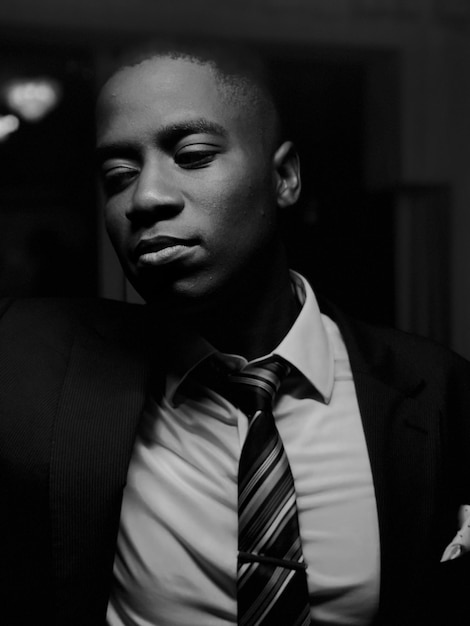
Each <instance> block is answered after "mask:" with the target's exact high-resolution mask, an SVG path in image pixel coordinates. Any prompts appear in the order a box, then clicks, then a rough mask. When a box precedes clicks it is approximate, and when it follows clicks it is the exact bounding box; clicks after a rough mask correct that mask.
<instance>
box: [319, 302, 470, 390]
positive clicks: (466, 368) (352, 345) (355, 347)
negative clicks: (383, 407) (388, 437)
mask: <svg viewBox="0 0 470 626" xmlns="http://www.w3.org/2000/svg"><path fill="white" fill-rule="evenodd" d="M322 308H323V307H322ZM324 312H325V313H326V314H327V315H328V316H330V317H331V318H332V319H333V320H334V321H335V323H336V324H337V325H338V327H339V330H340V332H341V335H342V337H343V339H344V342H345V344H346V347H347V350H348V354H349V357H350V359H351V365H352V366H353V368H354V369H355V371H368V372H374V373H376V374H377V376H379V377H381V378H384V377H388V376H389V375H390V373H393V374H394V375H395V377H396V379H397V380H401V381H403V383H404V385H405V386H406V381H407V380H417V379H426V380H428V381H430V382H432V383H434V384H436V385H437V386H439V387H442V385H443V383H444V382H445V384H452V383H453V381H458V385H460V386H461V387H462V386H463V385H465V386H466V387H469V388H470V385H469V384H468V383H469V380H470V362H468V361H467V360H466V359H464V358H463V357H462V356H460V355H459V354H457V353H456V352H454V351H453V350H451V349H449V348H448V347H446V346H444V345H441V344H439V343H437V342H435V341H433V340H431V339H428V338H425V337H421V336H419V335H415V334H413V333H408V332H404V331H401V330H397V329H394V328H391V327H387V326H382V325H376V324H370V323H367V322H363V321H360V320H357V319H355V318H353V317H351V316H349V315H348V314H346V313H344V312H343V311H341V310H340V309H339V308H337V307H335V306H334V305H331V304H329V303H328V304H327V305H326V306H325V310H324Z"/></svg>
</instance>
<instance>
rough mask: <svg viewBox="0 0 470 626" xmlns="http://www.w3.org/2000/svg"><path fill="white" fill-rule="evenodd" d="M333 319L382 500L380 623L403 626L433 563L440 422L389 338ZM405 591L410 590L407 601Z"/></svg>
mask: <svg viewBox="0 0 470 626" xmlns="http://www.w3.org/2000/svg"><path fill="white" fill-rule="evenodd" d="M332 317H334V318H335V319H336V321H337V323H338V325H339V327H340V329H341V332H342V335H343V337H344V340H345V343H346V346H347V349H348V353H349V357H350V360H351V367H352V371H353V377H354V382H355V387H356V393H357V398H358V403H359V408H360V413H361V417H362V421H363V426H364V432H365V437H366V442H367V446H368V450H369V457H370V463H371V469H372V475H373V480H374V487H375V493H376V500H377V513H378V519H379V531H380V551H381V591H380V607H379V617H378V620H379V621H378V623H380V624H386V623H398V622H394V621H393V619H401V620H402V621H401V622H400V623H403V624H405V623H408V622H407V621H406V619H405V613H406V610H407V609H406V607H407V606H415V605H416V599H417V596H418V594H419V592H418V587H419V585H420V579H422V572H423V571H426V559H427V558H428V557H429V554H428V553H429V550H428V546H429V542H430V539H431V533H432V531H433V529H432V526H431V522H430V520H432V519H433V517H434V516H433V512H434V510H435V507H436V501H435V500H436V491H437V490H436V484H438V469H439V468H438V467H437V464H436V462H435V459H436V458H437V454H436V451H437V449H438V446H439V445H440V441H439V430H438V419H436V416H434V419H432V414H433V412H434V414H435V413H436V411H435V408H434V407H432V406H428V403H427V401H426V393H425V392H426V386H427V385H426V381H424V380H422V379H421V378H420V376H419V374H417V373H416V372H413V373H411V372H410V371H407V372H406V373H404V372H403V371H401V370H400V368H399V366H398V365H397V364H396V359H395V350H394V349H393V346H392V345H391V343H389V339H390V337H391V336H387V335H386V334H385V333H384V334H381V331H380V330H375V331H371V330H370V329H369V328H368V327H366V326H362V325H360V324H356V323H353V322H351V321H350V320H349V319H348V318H346V317H343V316H342V315H341V314H340V313H338V312H336V311H335V312H334V313H333V315H332ZM401 365H402V367H403V361H402V362H401ZM413 369H414V365H413ZM437 417H438V416H437ZM417 494H418V495H417ZM403 590H409V593H408V596H407V597H405V595H404V592H403ZM398 598H399V600H398ZM397 612H398V613H397ZM397 614H399V615H401V617H400V618H397ZM393 616H395V617H393ZM389 620H391V621H389Z"/></svg>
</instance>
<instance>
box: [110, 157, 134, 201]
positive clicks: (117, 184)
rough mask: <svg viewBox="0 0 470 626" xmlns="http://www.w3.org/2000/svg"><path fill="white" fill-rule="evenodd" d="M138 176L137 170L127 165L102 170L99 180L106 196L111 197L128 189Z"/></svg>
mask: <svg viewBox="0 0 470 626" xmlns="http://www.w3.org/2000/svg"><path fill="white" fill-rule="evenodd" d="M137 175H138V170H137V169H136V168H135V167H131V166H129V165H118V166H114V167H109V168H107V169H106V168H103V171H102V174H101V179H102V182H103V187H104V191H105V193H106V195H108V196H112V195H114V194H116V193H119V192H120V191H123V190H124V189H125V188H126V187H128V186H129V185H130V184H131V183H132V181H133V180H134V178H135V177H136V176H137Z"/></svg>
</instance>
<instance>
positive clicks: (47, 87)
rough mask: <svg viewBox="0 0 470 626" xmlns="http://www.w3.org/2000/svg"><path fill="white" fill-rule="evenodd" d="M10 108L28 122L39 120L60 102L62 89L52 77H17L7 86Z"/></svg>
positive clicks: (6, 98)
mask: <svg viewBox="0 0 470 626" xmlns="http://www.w3.org/2000/svg"><path fill="white" fill-rule="evenodd" d="M4 94H5V100H6V103H7V104H8V106H9V107H10V109H12V111H14V112H15V113H18V115H20V116H21V117H22V118H23V119H25V120H27V121H28V122H38V121H39V120H41V119H42V118H43V117H44V116H46V115H47V114H48V113H49V112H50V111H52V109H54V108H55V107H56V106H57V104H58V103H59V100H60V97H61V95H62V90H61V88H60V85H59V84H58V82H57V81H55V80H52V79H50V78H33V79H16V80H12V81H10V82H9V83H7V85H6V86H5V89H4Z"/></svg>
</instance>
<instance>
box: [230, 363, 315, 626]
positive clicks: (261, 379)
mask: <svg viewBox="0 0 470 626" xmlns="http://www.w3.org/2000/svg"><path fill="white" fill-rule="evenodd" d="M289 369H290V368H289V366H288V365H287V363H285V362H284V361H282V360H281V359H279V358H278V357H270V358H269V359H265V360H264V361H261V362H258V363H255V364H253V365H248V366H247V367H246V368H244V369H243V370H242V371H239V372H236V373H230V374H229V380H230V383H231V384H230V385H229V386H230V387H231V391H230V392H229V395H231V396H233V395H235V403H236V404H238V406H239V407H240V409H241V410H243V411H244V412H245V413H246V414H247V416H248V418H249V426H248V433H247V437H246V441H245V444H244V446H243V448H242V452H241V457H240V465H239V471H238V523H239V530H238V581H237V588H238V591H237V597H238V624H239V625H240V626H267V625H268V624H269V625H271V626H272V625H273V624H282V626H306V625H308V624H310V605H309V597H308V588H307V575H306V565H305V562H304V558H303V554H302V545H301V540H300V534H299V522H298V515H297V505H296V497H295V489H294V479H293V476H292V472H291V469H290V466H289V461H288V459H287V455H286V452H285V450H284V446H283V445H282V441H281V438H280V436H279V433H278V431H277V428H276V425H275V422H274V417H273V414H272V404H273V400H274V396H275V394H276V392H277V391H278V389H279V387H280V384H281V380H282V378H283V377H285V376H286V375H287V374H288V373H289Z"/></svg>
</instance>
